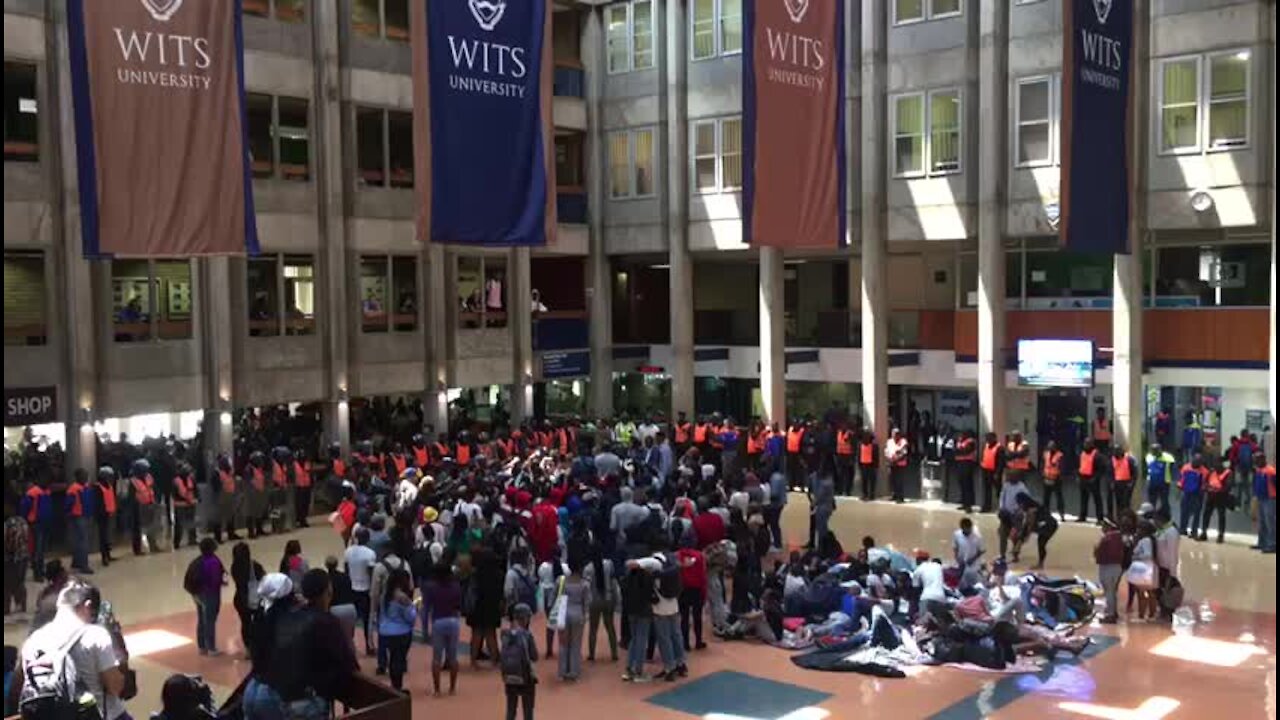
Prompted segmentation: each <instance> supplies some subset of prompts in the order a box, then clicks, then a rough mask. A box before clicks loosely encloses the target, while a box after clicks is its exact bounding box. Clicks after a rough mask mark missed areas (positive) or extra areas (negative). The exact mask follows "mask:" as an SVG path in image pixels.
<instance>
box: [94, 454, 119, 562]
mask: <svg viewBox="0 0 1280 720" xmlns="http://www.w3.org/2000/svg"><path fill="white" fill-rule="evenodd" d="M93 489H94V495H95V499H96V502H95V503H94V512H95V514H96V515H97V519H98V553H99V555H100V557H101V558H102V566H103V567H106V566H107V565H110V564H111V562H112V560H114V559H115V558H113V557H111V536H112V535H113V534H114V533H115V523H116V509H117V505H116V471H115V469H114V468H112V467H111V466H110V465H103V466H102V467H100V468H98V482H97V483H96V484H95V485H94V488H93Z"/></svg>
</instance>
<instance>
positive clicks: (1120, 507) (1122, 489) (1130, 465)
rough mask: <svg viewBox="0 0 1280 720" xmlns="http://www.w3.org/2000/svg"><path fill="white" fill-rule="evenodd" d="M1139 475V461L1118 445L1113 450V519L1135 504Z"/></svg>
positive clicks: (1111, 516)
mask: <svg viewBox="0 0 1280 720" xmlns="http://www.w3.org/2000/svg"><path fill="white" fill-rule="evenodd" d="M1137 476H1138V461H1137V460H1135V459H1134V458H1133V456H1132V455H1130V454H1129V453H1128V452H1127V451H1126V450H1125V449H1124V448H1123V447H1120V446H1119V445H1116V446H1115V447H1114V448H1112V450H1111V495H1112V497H1113V500H1114V502H1113V503H1112V513H1111V515H1110V516H1109V517H1110V518H1111V519H1112V520H1114V519H1116V518H1118V517H1119V516H1120V513H1122V512H1124V511H1125V510H1129V509H1130V508H1131V506H1132V504H1133V483H1134V478H1136V477H1137Z"/></svg>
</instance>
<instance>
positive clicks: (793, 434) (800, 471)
mask: <svg viewBox="0 0 1280 720" xmlns="http://www.w3.org/2000/svg"><path fill="white" fill-rule="evenodd" d="M804 433H805V427H804V422H802V421H801V420H800V418H798V417H797V418H791V425H790V426H789V427H788V428H787V485H788V486H789V487H790V488H791V489H792V490H804V489H806V487H807V485H808V480H807V478H806V474H805V469H804V456H803V455H802V451H803V448H804Z"/></svg>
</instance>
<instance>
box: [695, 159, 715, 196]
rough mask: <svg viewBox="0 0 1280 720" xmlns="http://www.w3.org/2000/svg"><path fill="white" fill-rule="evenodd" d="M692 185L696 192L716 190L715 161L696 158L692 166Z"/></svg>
mask: <svg viewBox="0 0 1280 720" xmlns="http://www.w3.org/2000/svg"><path fill="white" fill-rule="evenodd" d="M693 173H694V183H695V185H696V189H697V190H715V189H716V159H715V158H714V157H710V158H698V160H697V161H695V162H694V165H693Z"/></svg>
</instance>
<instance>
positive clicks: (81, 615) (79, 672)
mask: <svg viewBox="0 0 1280 720" xmlns="http://www.w3.org/2000/svg"><path fill="white" fill-rule="evenodd" d="M101 610H102V595H101V593H99V592H98V590H97V589H96V588H94V587H92V586H90V585H85V584H83V583H75V584H72V585H70V586H68V587H67V588H66V589H65V590H64V591H63V592H62V593H61V594H59V595H58V596H57V598H56V610H55V613H54V616H53V619H52V620H50V621H49V622H47V623H45V624H44V625H42V626H41V627H39V628H37V629H36V630H35V631H33V632H32V633H31V635H30V636H29V637H27V640H26V642H24V643H23V644H22V668H21V670H22V675H23V676H24V677H30V676H31V675H32V674H33V673H36V672H38V668H39V667H40V666H41V665H43V666H44V667H45V668H46V669H47V668H48V667H49V665H48V663H49V660H48V657H49V656H50V655H53V654H56V653H58V652H59V651H60V650H62V649H66V650H65V652H66V657H67V659H68V660H69V661H70V664H71V665H73V666H74V676H75V678H76V681H77V683H79V684H83V688H82V691H83V692H84V693H85V694H87V695H89V696H91V697H92V698H93V699H92V703H93V706H92V707H89V708H80V707H77V708H76V709H77V710H87V711H88V712H86V713H85V715H86V716H91V717H95V718H102V719H103V720H121V718H124V719H125V720H128V718H129V715H128V713H127V712H126V711H125V707H124V702H123V701H122V700H121V697H120V696H121V695H122V694H123V693H124V687H125V674H124V661H125V659H124V658H122V657H121V656H120V653H119V651H118V650H117V647H116V643H115V638H113V637H112V634H111V631H110V630H108V629H107V628H106V627H104V626H103V625H101V624H99V623H98V622H97V619H98V616H99V614H100V613H101ZM31 689H32V690H34V689H35V686H34V685H33V686H31ZM77 699H80V698H79V697H77ZM20 702H21V700H20ZM23 714H24V715H25V714H26V713H23ZM77 714H78V713H77Z"/></svg>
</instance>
